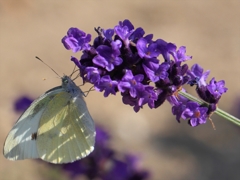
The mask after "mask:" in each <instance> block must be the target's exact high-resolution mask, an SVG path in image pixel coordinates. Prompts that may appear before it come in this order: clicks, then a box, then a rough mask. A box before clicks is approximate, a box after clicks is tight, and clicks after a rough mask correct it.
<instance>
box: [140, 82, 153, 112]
mask: <svg viewBox="0 0 240 180" xmlns="http://www.w3.org/2000/svg"><path fill="white" fill-rule="evenodd" d="M156 100H157V94H156V92H155V91H154V88H153V87H151V86H145V87H144V88H143V89H142V90H141V91H140V92H139V101H138V105H139V106H140V107H142V106H143V105H144V104H148V106H149V107H150V108H151V109H152V108H154V107H155V105H154V102H155V101H156Z"/></svg>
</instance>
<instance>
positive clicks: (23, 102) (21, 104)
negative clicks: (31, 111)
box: [14, 96, 33, 112]
mask: <svg viewBox="0 0 240 180" xmlns="http://www.w3.org/2000/svg"><path fill="white" fill-rule="evenodd" d="M32 102H33V100H32V99H31V98H29V97H28V96H21V97H19V98H18V99H16V101H15V103H14V110H15V111H16V112H23V111H25V110H26V109H27V108H28V107H29V106H30V105H31V103H32Z"/></svg>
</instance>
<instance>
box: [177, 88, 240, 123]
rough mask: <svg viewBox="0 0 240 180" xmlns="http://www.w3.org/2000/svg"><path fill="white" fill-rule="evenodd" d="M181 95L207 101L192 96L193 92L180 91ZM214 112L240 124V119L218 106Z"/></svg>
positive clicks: (200, 102) (193, 99)
mask: <svg viewBox="0 0 240 180" xmlns="http://www.w3.org/2000/svg"><path fill="white" fill-rule="evenodd" d="M178 93H179V94H180V95H182V96H184V97H186V98H188V99H190V100H192V101H195V102H198V103H199V104H206V102H204V101H201V100H200V99H198V98H196V97H194V96H192V95H191V94H188V93H186V92H183V91H179V92H178ZM214 113H216V114H217V115H219V116H222V117H223V118H225V119H227V120H228V121H231V122H232V123H234V124H236V125H238V126H240V119H238V118H236V117H234V116H232V115H231V114H228V113H227V112H225V111H223V110H221V109H219V108H217V109H216V111H214Z"/></svg>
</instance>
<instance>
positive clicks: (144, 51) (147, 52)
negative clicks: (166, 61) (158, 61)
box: [137, 38, 160, 58]
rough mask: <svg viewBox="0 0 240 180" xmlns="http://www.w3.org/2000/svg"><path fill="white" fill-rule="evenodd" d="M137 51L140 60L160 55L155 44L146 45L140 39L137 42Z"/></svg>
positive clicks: (145, 41)
mask: <svg viewBox="0 0 240 180" xmlns="http://www.w3.org/2000/svg"><path fill="white" fill-rule="evenodd" d="M137 50H138V54H139V56H140V57H141V58H144V57H145V58H153V57H158V55H159V54H160V50H159V49H158V44H157V43H155V42H153V43H150V44H148V42H147V40H146V39H145V38H141V39H139V40H138V41H137Z"/></svg>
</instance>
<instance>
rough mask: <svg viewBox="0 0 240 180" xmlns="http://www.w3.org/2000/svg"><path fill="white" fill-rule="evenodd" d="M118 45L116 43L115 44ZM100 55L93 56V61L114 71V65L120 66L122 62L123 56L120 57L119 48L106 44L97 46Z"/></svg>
mask: <svg viewBox="0 0 240 180" xmlns="http://www.w3.org/2000/svg"><path fill="white" fill-rule="evenodd" d="M114 47H116V44H114ZM96 50H97V52H98V55H97V56H95V57H94V58H93V63H94V64H96V65H98V66H100V67H103V68H106V70H108V71H112V70H113V69H114V66H118V65H120V64H121V63H122V61H123V60H122V58H120V57H118V56H119V55H120V51H119V49H112V47H108V46H106V45H101V46H98V47H97V49H96Z"/></svg>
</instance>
